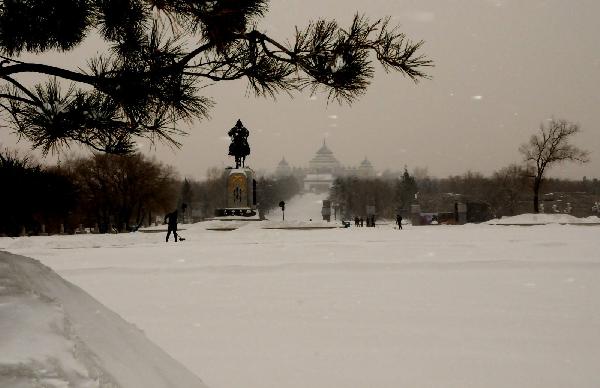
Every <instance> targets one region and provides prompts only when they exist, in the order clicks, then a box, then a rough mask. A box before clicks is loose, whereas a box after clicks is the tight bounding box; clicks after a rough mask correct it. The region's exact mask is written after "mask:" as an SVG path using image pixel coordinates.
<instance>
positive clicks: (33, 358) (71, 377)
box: [0, 252, 204, 388]
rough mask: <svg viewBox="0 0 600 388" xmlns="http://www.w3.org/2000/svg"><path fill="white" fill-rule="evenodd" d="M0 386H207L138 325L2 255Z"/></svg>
mask: <svg viewBox="0 0 600 388" xmlns="http://www.w3.org/2000/svg"><path fill="white" fill-rule="evenodd" d="M0 387H6V388H8V387H10V388H21V387H23V388H25V387H43V388H66V387H77V388H92V387H98V388H104V387H106V388H109V387H110V388H117V387H123V388H151V387H156V388H164V387H177V388H179V387H190V388H191V387H195V388H198V387H204V384H203V383H202V381H201V380H200V379H199V378H197V377H196V376H195V375H193V374H192V373H191V372H190V371H189V370H188V369H186V368H185V367H183V366H182V365H181V364H179V363H178V362H177V361H175V360H174V359H173V358H171V357H170V356H169V355H167V354H166V353H165V352H164V351H162V350H161V349H160V348H158V347H157V346H156V345H154V344H153V343H151V342H150V341H149V340H148V339H147V338H146V336H145V335H144V334H143V332H142V331H140V330H139V329H138V328H137V327H136V326H134V325H132V324H130V323H127V322H125V321H124V320H123V319H122V318H121V317H119V316H118V315H117V314H115V313H114V312H112V311H110V310H108V309H107V308H106V307H104V306H103V305H102V304H100V303H99V302H97V301H96V300H95V299H93V298H92V297H90V296H89V295H88V294H87V293H85V292H84V291H82V290H81V289H80V288H79V287H77V286H75V285H73V284H71V283H69V282H67V281H65V280H64V279H62V278H61V277H60V276H58V275H57V274H56V273H55V272H54V271H52V270H51V269H50V268H48V267H46V266H44V265H42V264H41V263H39V262H38V261H37V260H33V259H29V258H26V257H23V256H16V255H12V254H9V253H6V252H0Z"/></svg>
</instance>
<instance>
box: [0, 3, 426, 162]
mask: <svg viewBox="0 0 600 388" xmlns="http://www.w3.org/2000/svg"><path fill="white" fill-rule="evenodd" d="M267 6H268V0H245V1H235V0H160V1H159V0H44V1H39V0H4V1H0V61H1V62H0V111H2V112H3V113H4V119H5V120H7V121H8V122H9V123H10V125H11V126H12V128H14V130H15V131H16V132H17V133H18V134H19V135H20V136H23V137H25V138H27V139H29V140H30V141H31V142H32V144H33V146H34V148H40V149H41V150H42V151H43V152H44V153H47V152H49V151H55V150H58V149H60V148H61V147H65V146H68V145H69V144H71V143H73V142H75V143H79V144H83V145H85V146H87V147H89V148H91V149H93V150H96V151H103V152H109V153H119V154H125V153H133V152H134V151H135V148H136V147H135V140H136V138H140V137H141V138H148V139H151V140H152V141H156V140H159V141H164V142H166V143H168V144H171V145H174V146H178V145H179V143H178V141H177V138H178V135H181V134H183V132H182V130H180V129H178V127H177V125H176V124H177V123H179V122H181V121H187V122H190V121H193V120H196V119H202V118H205V117H207V116H208V112H209V110H210V108H211V107H212V105H213V101H212V100H211V99H210V98H208V97H207V96H204V95H202V94H201V90H202V88H203V87H205V86H206V85H208V84H213V83H216V82H221V81H230V80H237V79H246V80H247V81H248V86H249V89H250V90H251V91H253V92H254V93H255V94H256V95H258V96H275V95H276V94H277V93H279V92H282V91H283V92H288V93H289V92H293V91H298V90H302V89H308V90H309V91H311V92H315V91H317V90H321V89H322V90H324V91H325V93H327V94H328V96H329V98H330V99H334V100H338V101H340V102H342V101H347V102H351V101H353V100H354V99H355V98H357V97H358V96H360V95H361V94H362V93H364V91H365V89H366V88H367V86H368V85H369V83H370V81H371V79H372V77H373V75H374V67H373V60H372V59H371V58H372V56H371V55H372V54H373V56H374V57H375V58H376V60H377V61H378V62H380V63H381V65H382V66H383V67H384V68H385V70H386V71H387V70H396V71H398V72H400V73H401V74H403V75H406V76H408V77H409V78H410V79H412V80H414V81H418V80H420V79H422V78H426V77H427V75H426V74H425V69H426V68H427V67H428V66H431V65H432V63H431V61H430V60H429V59H427V58H426V57H425V56H423V55H422V54H420V48H421V46H422V44H423V42H422V41H417V42H413V41H411V40H410V39H408V38H407V37H406V36H405V35H404V34H403V33H402V32H400V31H399V30H398V29H397V28H396V27H394V26H392V25H390V19H389V18H387V19H381V20H376V21H370V20H369V19H368V18H366V17H365V16H361V15H358V14H357V15H356V16H355V17H354V20H353V21H352V23H351V24H350V26H348V27H347V28H342V27H340V26H339V25H338V23H337V22H335V21H333V20H316V21H314V22H311V23H309V24H308V26H307V27H304V28H297V29H296V31H295V36H294V37H293V38H292V39H290V41H286V42H285V43H280V42H278V41H276V40H274V39H273V38H272V37H270V36H269V35H268V34H267V33H265V32H263V29H261V28H259V27H258V23H259V20H260V18H261V17H262V16H263V15H264V14H265V13H266V12H267ZM90 36H93V37H94V39H96V38H97V37H99V38H101V39H102V40H103V41H104V43H105V44H106V49H105V50H104V51H101V52H100V54H98V55H97V56H95V57H92V58H88V61H87V63H88V64H87V67H85V68H80V69H73V68H71V67H59V66H56V65H54V64H50V62H49V61H46V62H44V60H45V59H47V56H45V55H43V54H47V53H49V52H51V51H52V52H56V51H58V52H64V53H65V54H64V55H65V59H67V58H68V57H66V55H68V52H69V51H72V50H73V49H75V48H76V47H78V46H80V45H81V44H82V43H83V42H84V41H85V40H86V38H88V37H90ZM27 53H35V54H38V56H37V57H36V61H35V62H31V61H29V60H28V59H26V58H31V56H26V55H25V54H27ZM38 61H40V62H38ZM53 63H56V62H55V61H54V62H53ZM32 78H33V79H36V80H43V79H45V82H39V83H37V84H36V85H34V86H30V85H29V84H28V82H27V80H31V79H32Z"/></svg>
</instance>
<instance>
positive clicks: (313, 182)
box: [304, 173, 335, 193]
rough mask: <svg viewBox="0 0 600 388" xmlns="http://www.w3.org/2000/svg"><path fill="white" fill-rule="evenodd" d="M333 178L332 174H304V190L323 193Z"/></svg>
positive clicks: (331, 184) (331, 183)
mask: <svg viewBox="0 0 600 388" xmlns="http://www.w3.org/2000/svg"><path fill="white" fill-rule="evenodd" d="M334 180H335V178H334V176H333V174H329V173H323V174H306V176H305V177H304V191H312V192H315V193H324V192H327V191H329V189H330V188H331V186H333V181H334Z"/></svg>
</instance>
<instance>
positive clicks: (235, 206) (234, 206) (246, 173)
mask: <svg viewBox="0 0 600 388" xmlns="http://www.w3.org/2000/svg"><path fill="white" fill-rule="evenodd" d="M225 195H226V199H227V201H226V203H227V207H226V208H223V209H217V211H216V214H215V215H216V216H217V217H231V216H236V217H253V216H255V215H256V180H255V179H254V171H252V169H250V168H247V167H246V168H232V169H230V170H229V174H228V176H227V186H226V194H225Z"/></svg>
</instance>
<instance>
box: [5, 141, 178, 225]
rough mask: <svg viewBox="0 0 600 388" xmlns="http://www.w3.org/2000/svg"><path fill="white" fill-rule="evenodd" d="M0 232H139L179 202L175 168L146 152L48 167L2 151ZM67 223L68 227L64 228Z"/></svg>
mask: <svg viewBox="0 0 600 388" xmlns="http://www.w3.org/2000/svg"><path fill="white" fill-rule="evenodd" d="M0 182H2V185H3V188H5V189H3V190H0V213H1V214H2V215H3V216H2V217H0V234H6V235H10V236H15V235H18V234H21V233H22V232H23V230H25V231H26V232H27V233H40V232H42V225H44V227H45V231H46V232H49V233H59V232H63V231H64V232H65V233H73V232H75V231H76V230H78V228H79V226H80V225H85V226H87V227H89V228H96V227H97V231H99V232H110V231H113V230H134V229H137V228H138V227H140V226H141V225H142V224H143V223H144V222H146V223H148V222H150V221H152V215H153V214H164V212H165V211H167V210H169V209H171V208H172V207H174V206H176V203H177V195H178V190H179V181H178V179H177V175H176V174H175V171H174V169H173V168H171V167H169V166H166V165H164V164H162V163H160V162H158V161H156V160H155V159H151V158H148V157H146V156H144V155H142V154H139V153H138V154H132V155H127V156H119V155H111V154H105V153H102V154H100V153H98V154H93V155H91V156H88V157H78V158H70V159H67V160H65V161H63V162H62V163H60V164H59V165H57V166H42V165H41V164H39V163H37V162H35V161H33V160H32V158H31V157H29V156H19V155H18V154H17V153H15V152H11V151H8V150H4V151H1V152H0ZM61 226H62V230H61Z"/></svg>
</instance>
